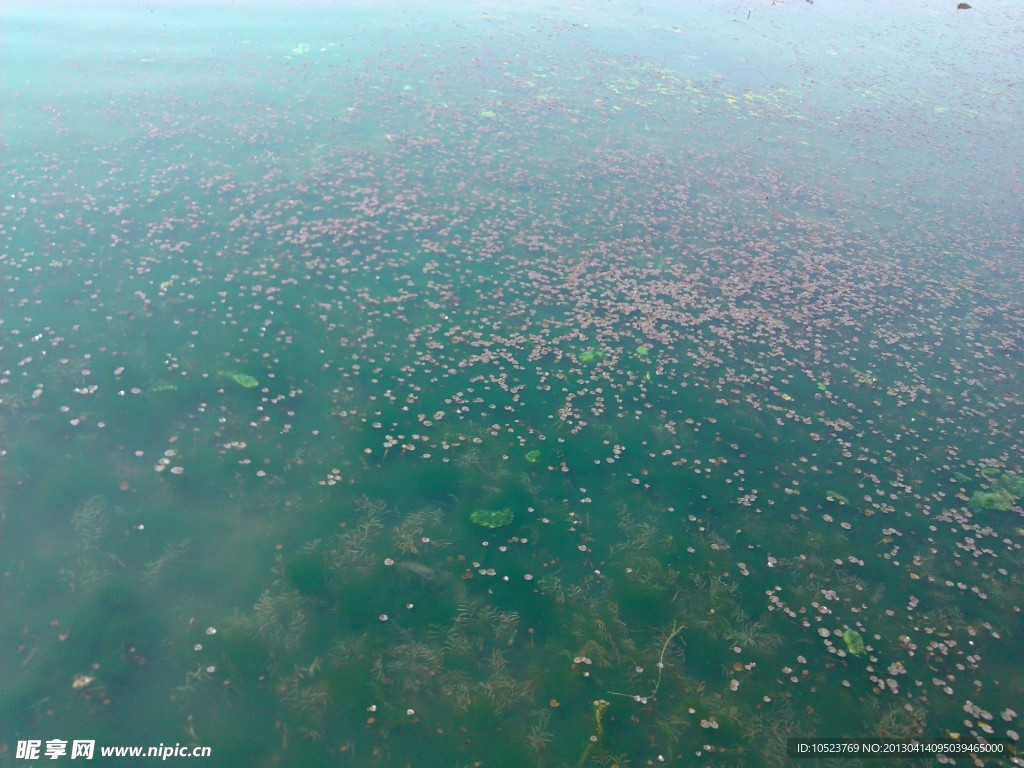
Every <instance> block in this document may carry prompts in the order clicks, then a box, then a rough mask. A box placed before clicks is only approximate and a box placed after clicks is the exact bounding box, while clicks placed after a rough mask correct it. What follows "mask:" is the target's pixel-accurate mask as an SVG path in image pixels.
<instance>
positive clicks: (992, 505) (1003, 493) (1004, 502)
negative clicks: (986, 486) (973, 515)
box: [970, 488, 1014, 512]
mask: <svg viewBox="0 0 1024 768" xmlns="http://www.w3.org/2000/svg"><path fill="white" fill-rule="evenodd" d="M1013 501H1014V500H1013V496H1012V495H1010V492H1009V491H1007V490H1006V489H1005V488H1000V489H998V490H995V491H975V492H974V493H973V494H972V495H971V502H970V504H971V509H972V510H973V511H975V512H1009V511H1010V510H1011V509H1013Z"/></svg>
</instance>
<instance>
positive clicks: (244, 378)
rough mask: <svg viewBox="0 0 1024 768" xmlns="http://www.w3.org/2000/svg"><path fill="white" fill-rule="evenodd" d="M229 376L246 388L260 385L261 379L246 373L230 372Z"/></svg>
mask: <svg viewBox="0 0 1024 768" xmlns="http://www.w3.org/2000/svg"><path fill="white" fill-rule="evenodd" d="M228 378H230V379H231V380H232V381H233V382H235V384H237V385H238V386H240V387H244V388H245V389H255V388H256V387H258V386H259V385H260V381H259V379H257V378H255V377H253V376H249V375H248V374H246V373H229V374H228Z"/></svg>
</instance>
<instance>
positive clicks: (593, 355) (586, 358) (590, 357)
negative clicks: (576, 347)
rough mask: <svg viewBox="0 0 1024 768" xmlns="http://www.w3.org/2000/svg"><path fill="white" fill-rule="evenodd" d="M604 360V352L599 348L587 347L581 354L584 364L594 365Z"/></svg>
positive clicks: (580, 358)
mask: <svg viewBox="0 0 1024 768" xmlns="http://www.w3.org/2000/svg"><path fill="white" fill-rule="evenodd" d="M602 360H604V352H602V351H601V350H599V349H594V348H590V349H585V350H583V351H582V352H580V354H579V361H580V362H581V363H583V365H594V364H596V363H599V362H601V361H602Z"/></svg>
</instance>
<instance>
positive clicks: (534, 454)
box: [526, 450, 540, 464]
mask: <svg viewBox="0 0 1024 768" xmlns="http://www.w3.org/2000/svg"><path fill="white" fill-rule="evenodd" d="M526 460H527V461H528V462H530V463H531V464H536V463H537V462H538V461H540V451H537V450H533V451H530V452H529V453H527V454H526Z"/></svg>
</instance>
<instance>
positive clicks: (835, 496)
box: [825, 491, 850, 506]
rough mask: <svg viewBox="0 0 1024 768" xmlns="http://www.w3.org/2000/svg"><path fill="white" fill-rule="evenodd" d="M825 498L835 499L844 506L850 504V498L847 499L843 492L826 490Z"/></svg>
mask: <svg viewBox="0 0 1024 768" xmlns="http://www.w3.org/2000/svg"><path fill="white" fill-rule="evenodd" d="M825 498H826V499H828V500H829V501H834V502H836V503H838V504H842V505H844V506H849V504H850V500H849V499H847V498H846V497H845V496H843V495H842V494H841V493H836V492H835V491H825Z"/></svg>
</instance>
